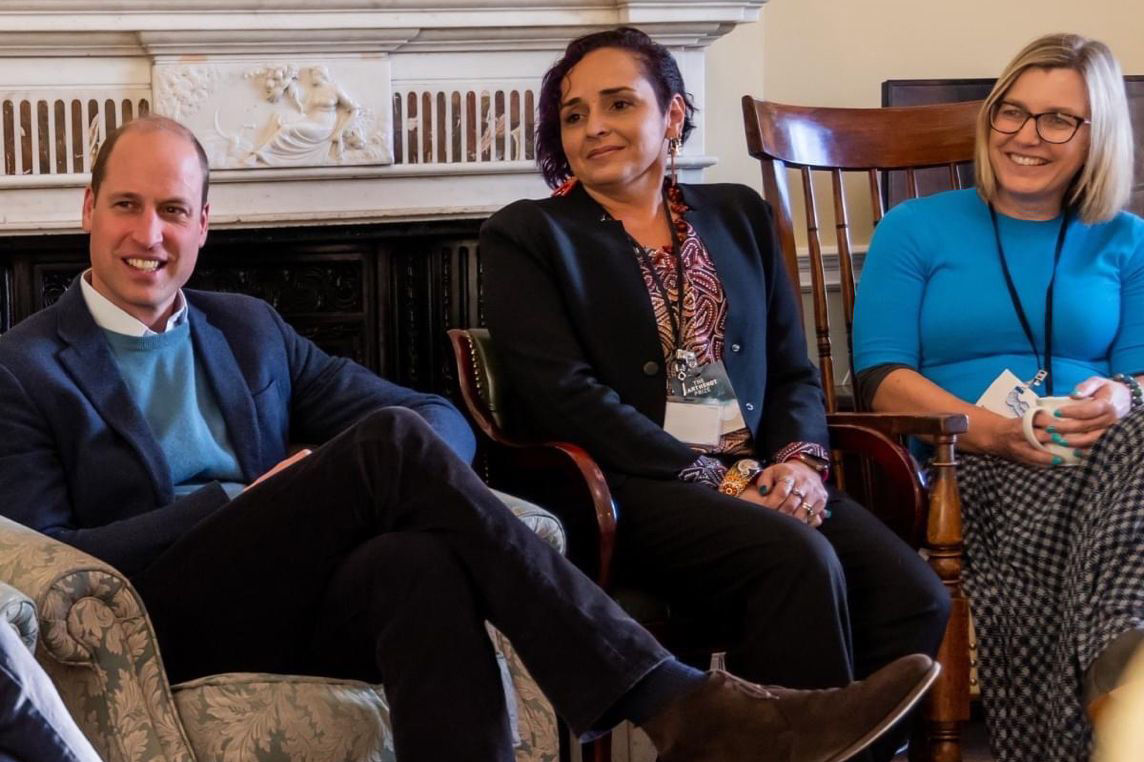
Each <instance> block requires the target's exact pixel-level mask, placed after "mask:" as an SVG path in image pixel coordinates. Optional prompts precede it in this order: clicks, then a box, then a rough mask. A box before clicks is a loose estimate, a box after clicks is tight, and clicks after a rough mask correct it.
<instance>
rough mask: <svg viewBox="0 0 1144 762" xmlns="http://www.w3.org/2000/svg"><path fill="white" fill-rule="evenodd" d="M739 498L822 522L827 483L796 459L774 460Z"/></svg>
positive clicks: (814, 525) (797, 516) (801, 519)
mask: <svg viewBox="0 0 1144 762" xmlns="http://www.w3.org/2000/svg"><path fill="white" fill-rule="evenodd" d="M739 497H740V498H742V499H743V500H746V501H747V502H750V503H754V504H756V505H761V506H763V507H764V508H770V509H771V510H775V511H780V512H781V513H785V514H787V515H789V516H793V517H794V518H796V519H798V520H799V521H803V522H806V523H807V524H808V525H810V526H812V527H817V526H821V525H822V520H823V518H824V516H823V512H824V511H825V510H826V486H825V485H824V484H823V483H822V477H821V476H819V475H818V472H817V471H815V470H814V469H813V468H811V467H810V466H808V465H806V464H805V463H802V462H800V461H797V460H789V461H787V462H785V463H776V464H774V465H773V466H769V467H767V468H765V469H763V471H762V473H760V474H759V476H758V477H757V478H756V479H755V483H754V484H749V485H747V489H746V490H745V491H744V492H743V494H741V495H739Z"/></svg>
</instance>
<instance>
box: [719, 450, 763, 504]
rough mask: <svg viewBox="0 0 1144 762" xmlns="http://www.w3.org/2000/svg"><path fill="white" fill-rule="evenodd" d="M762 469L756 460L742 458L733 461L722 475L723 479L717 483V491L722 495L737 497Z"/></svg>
mask: <svg viewBox="0 0 1144 762" xmlns="http://www.w3.org/2000/svg"><path fill="white" fill-rule="evenodd" d="M762 470H763V467H762V465H761V464H760V463H759V461H757V460H753V459H751V458H743V459H742V460H738V461H735V463H734V464H733V465H732V466H731V467H730V468H728V469H727V473H726V474H725V475H724V476H723V481H722V482H721V483H720V484H719V491H720V492H722V493H723V494H724V495H730V496H731V497H738V496H739V495H741V494H743V493H744V492H746V491H747V487H749V486H750V485H751V482H752V481H754V479H755V477H756V476H758V475H759V473H760V472H761V471H762Z"/></svg>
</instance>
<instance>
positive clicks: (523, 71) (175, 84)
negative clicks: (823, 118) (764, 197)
mask: <svg viewBox="0 0 1144 762" xmlns="http://www.w3.org/2000/svg"><path fill="white" fill-rule="evenodd" d="M764 2H765V0H633V1H623V0H545V1H544V2H535V0H492V1H491V2H490V1H489V0H336V2H330V3H322V4H320V6H319V7H317V8H315V7H314V6H315V4H314V3H312V2H310V0H306V1H303V0H277V1H276V2H273V3H271V2H261V1H258V0H197V2H194V3H187V2H186V1H185V0H151V1H150V2H143V1H142V0H0V30H3V31H0V145H2V146H3V148H4V156H3V159H4V162H3V166H2V167H0V170H2V171H0V235H20V234H29V233H41V232H58V233H68V232H75V231H76V230H78V227H79V198H80V194H79V190H80V189H82V187H83V186H84V185H85V184H86V183H87V181H88V178H89V176H88V170H89V169H90V162H91V156H92V151H93V150H94V149H95V148H97V147H98V145H99V142H100V141H101V140H102V138H103V136H104V135H105V134H106V132H107V130H108V129H109V128H110V127H112V126H114V125H115V124H118V123H121V122H122V121H124V120H126V119H129V118H132V116H134V115H137V114H139V113H142V112H145V111H149V112H155V113H163V114H167V115H170V116H174V117H176V118H178V119H180V120H182V121H184V122H185V123H187V124H188V125H190V126H191V127H192V129H194V130H195V133H196V135H198V136H199V138H200V140H201V141H202V142H203V143H204V145H205V146H206V147H207V149H208V153H209V154H210V156H211V164H212V199H211V200H212V224H213V225H214V226H216V227H218V226H221V227H282V226H294V225H315V224H318V225H321V224H358V223H378V222H390V221H392V222H408V221H418V220H434V219H458V218H479V217H483V216H486V215H487V214H489V213H490V212H491V211H493V210H495V209H496V208H499V207H500V206H503V205H504V204H506V203H508V202H510V201H512V200H513V199H516V198H520V197H529V196H531V197H536V196H540V195H543V194H544V193H545V188H544V185H543V183H542V182H541V180H540V177H539V175H538V173H537V172H536V169H535V163H534V145H533V139H532V129H533V115H534V112H535V97H536V91H537V89H538V86H539V80H540V76H541V74H542V73H543V72H544V70H545V69H546V68H547V67H548V66H549V65H550V64H551V62H552V61H553V60H554V58H555V57H556V56H557V55H558V52H559V51H560V50H561V49H562V48H563V46H564V45H565V44H566V43H567V41H568V40H569V39H571V38H573V37H575V36H577V35H580V34H583V33H586V32H589V31H594V30H598V29H605V28H609V27H612V26H615V25H618V24H636V25H639V26H640V27H641V28H643V29H644V30H645V31H647V32H648V33H649V34H651V35H652V36H653V37H655V38H656V39H657V40H658V41H660V42H662V43H663V44H665V45H667V46H669V47H670V48H671V49H672V51H673V53H675V55H676V56H677V58H678V60H679V62H680V66H681V68H682V69H683V73H684V77H685V79H686V81H687V82H688V85H689V88H690V89H691V91H692V94H693V95H694V97H695V99H696V101H697V103H698V104H699V106H700V108H701V110H700V113H699V123H698V125H697V129H696V131H695V132H694V134H693V136H692V138H691V140H690V141H689V142H688V145H687V146H686V148H685V151H684V154H683V157H682V161H681V167H682V168H683V172H684V175H685V177H686V178H687V179H692V180H695V179H698V178H699V175H700V173H701V171H702V169H703V168H704V167H706V166H710V165H711V164H712V163H714V159H712V158H711V157H709V156H707V155H706V153H705V151H704V130H703V124H702V116H703V113H704V112H703V110H702V106H703V102H704V95H705V82H704V80H705V52H706V47H707V46H708V45H709V44H710V43H711V42H712V41H714V40H716V39H718V38H719V37H720V36H722V35H724V34H726V33H727V32H728V31H729V30H730V29H732V28H733V27H734V26H735V25H736V24H739V23H744V22H748V21H753V20H755V19H756V18H757V17H758V13H759V10H760V8H761V6H762V5H763V3H764Z"/></svg>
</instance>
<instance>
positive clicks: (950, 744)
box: [910, 435, 969, 762]
mask: <svg viewBox="0 0 1144 762" xmlns="http://www.w3.org/2000/svg"><path fill="white" fill-rule="evenodd" d="M935 444H936V452H935V457H934V459H933V461H932V467H933V479H932V481H931V484H930V505H929V516H928V517H927V518H928V520H927V522H926V540H925V548H926V552H927V555H928V557H929V562H930V566H931V567H932V568H933V570H934V571H935V572H936V573H937V576H938V577H939V578H940V579H941V581H942V582H943V583H944V584H945V587H946V590H948V591H949V597H950V612H949V624H948V625H946V630H945V638H944V639H943V640H942V642H941V647H940V648H939V649H938V652H937V659H938V661H939V662H940V663H941V667H942V669H941V675H940V676H939V677H938V679H937V681H936V682H935V683H934V685H933V688H932V689H931V690H930V693H929V696H927V697H926V702H925V706H924V708H923V710H922V725H923V727H924V730H925V738H924V740H923V742H921V743H915V744H911V745H910V746H911V748H910V760H911V762H961V733H962V728H963V727H964V726H965V723H966V722H968V721H969V602H968V601H967V600H966V598H965V593H964V591H963V590H962V588H961V571H962V548H963V546H962V534H961V497H960V495H959V494H958V492H957V483H956V480H955V478H954V465H955V460H954V450H953V437H952V436H948V435H945V436H939V437H937V441H936V443H935Z"/></svg>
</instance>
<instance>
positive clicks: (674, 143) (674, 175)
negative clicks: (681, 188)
mask: <svg viewBox="0 0 1144 762" xmlns="http://www.w3.org/2000/svg"><path fill="white" fill-rule="evenodd" d="M681 144H682V141H681V140H680V139H679V138H668V139H667V156H668V159H669V160H670V162H671V184H672V185H678V184H679V172H678V170H677V168H676V166H675V157H676V156H677V155H678V154H679V147H680V145H681Z"/></svg>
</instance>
